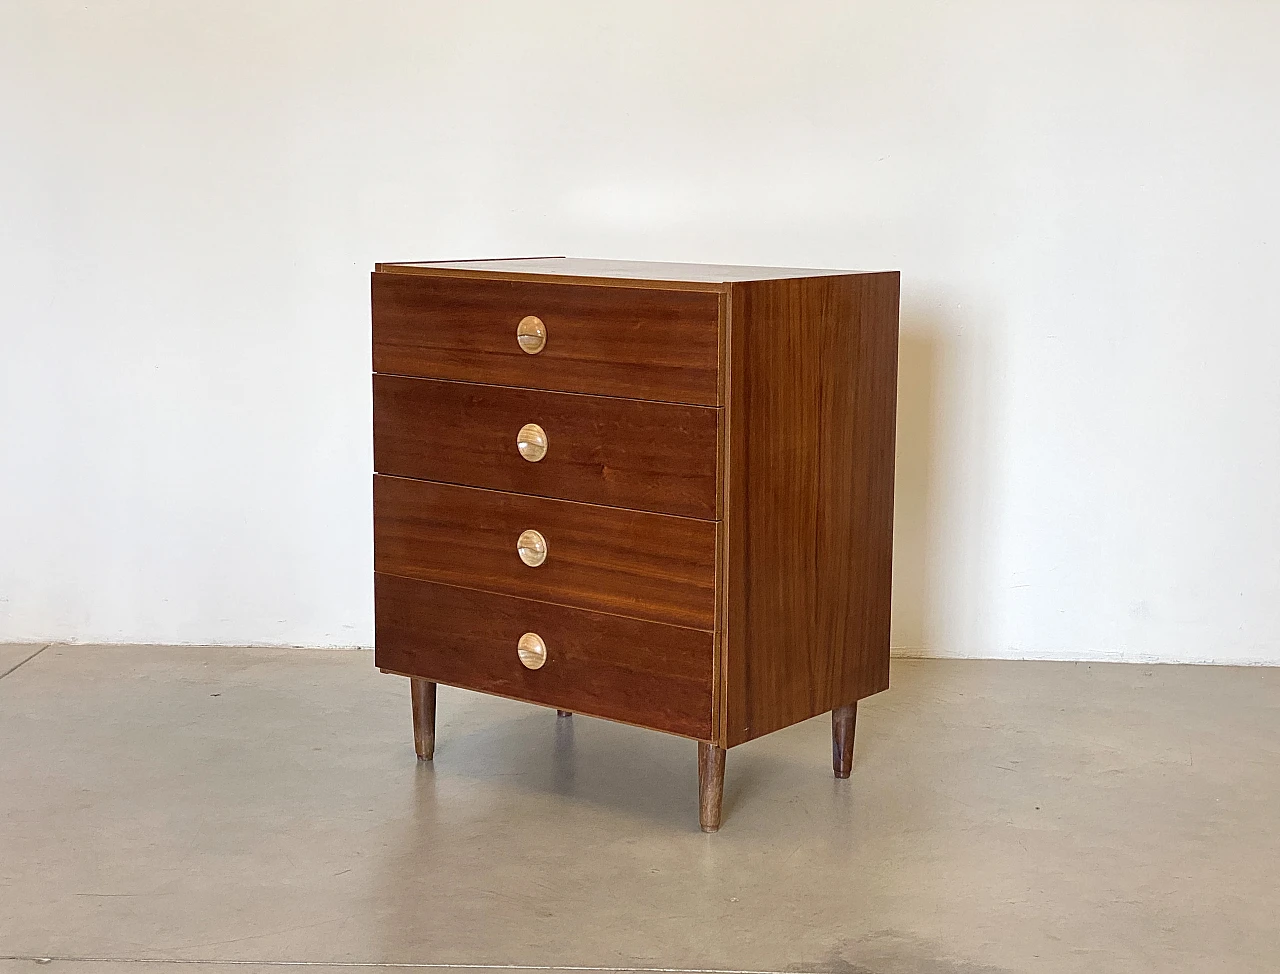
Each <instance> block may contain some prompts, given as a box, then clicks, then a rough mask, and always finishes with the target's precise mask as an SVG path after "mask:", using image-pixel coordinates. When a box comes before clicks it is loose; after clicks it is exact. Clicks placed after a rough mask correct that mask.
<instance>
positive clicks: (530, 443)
mask: <svg viewBox="0 0 1280 974" xmlns="http://www.w3.org/2000/svg"><path fill="white" fill-rule="evenodd" d="M547 445H548V444H547V431H546V430H544V429H543V428H542V427H541V426H539V425H538V424H537V423H525V424H524V425H523V426H521V427H520V432H519V433H517V434H516V449H518V450H519V451H520V455H521V456H522V457H524V458H525V459H526V460H528V461H529V462H530V463H537V462H538V461H539V460H541V459H542V458H543V457H545V456H546V455H547Z"/></svg>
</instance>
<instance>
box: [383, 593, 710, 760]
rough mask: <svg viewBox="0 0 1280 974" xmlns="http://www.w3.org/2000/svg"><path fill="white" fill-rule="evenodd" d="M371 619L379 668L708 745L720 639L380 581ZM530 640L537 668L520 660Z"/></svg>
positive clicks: (575, 611)
mask: <svg viewBox="0 0 1280 974" xmlns="http://www.w3.org/2000/svg"><path fill="white" fill-rule="evenodd" d="M374 614H375V636H374V642H375V646H376V649H375V653H374V658H375V661H376V662H377V665H378V666H379V667H381V668H382V669H385V670H391V671H393V672H396V673H402V674H404V675H406V676H418V677H424V678H426V679H428V680H432V681H434V682H436V683H445V684H448V685H450V686H456V687H464V688H466V689H468V690H479V691H481V692H483V693H494V694H498V695H500V696H504V697H514V698H515V699H517V700H527V701H529V702H530V703H538V704H543V705H545V706H548V707H556V708H558V709H560V710H570V711H574V712H576V713H582V714H589V715H592V716H596V717H607V718H609V719H610V720H618V721H623V722H624V723H628V724H638V725H640V726H642V727H650V728H653V729H654V730H661V731H667V732H669V733H672V734H681V735H683V736H685V737H692V738H697V739H699V740H710V739H711V700H712V691H711V687H712V658H713V656H714V648H715V636H714V634H713V633H710V632H703V631H702V630H699V629H684V628H680V627H678V626H668V625H663V624H661V623H656V622H641V621H639V620H637V619H627V618H624V617H622V616H613V615H606V614H604V613H601V612H589V611H586V610H584V609H571V608H568V607H566V606H562V605H552V604H550V603H546V602H533V601H530V600H527V599H518V598H513V597H511V596H506V595H493V594H491V593H488V592H476V591H472V590H470V589H463V588H454V587H452V586H449V585H437V584H435V583H433V582H425V581H420V580H418V579H410V578H401V577H399V576H396V575H384V574H380V573H379V574H377V575H375V576H374ZM525 633H535V634H537V636H539V637H540V638H541V640H542V643H543V645H545V647H546V662H545V663H544V665H543V666H541V667H540V668H539V669H529V668H527V667H526V666H524V665H523V664H522V663H521V662H520V657H519V655H518V654H517V652H516V644H517V643H518V642H519V641H520V637H521V636H522V635H524V634H525Z"/></svg>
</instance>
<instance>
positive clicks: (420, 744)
mask: <svg viewBox="0 0 1280 974" xmlns="http://www.w3.org/2000/svg"><path fill="white" fill-rule="evenodd" d="M409 699H410V704H411V709H412V711H413V749H414V750H415V751H417V753H418V760H419V761H430V760H431V759H432V758H434V757H435V754H436V685H435V684H434V683H432V682H431V681H430V680H420V679H418V678H417V677H412V678H410V680H409Z"/></svg>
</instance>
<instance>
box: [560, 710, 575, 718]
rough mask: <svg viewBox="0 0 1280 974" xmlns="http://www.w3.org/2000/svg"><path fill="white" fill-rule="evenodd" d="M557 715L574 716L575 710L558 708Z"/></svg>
mask: <svg viewBox="0 0 1280 974" xmlns="http://www.w3.org/2000/svg"><path fill="white" fill-rule="evenodd" d="M556 716H557V717H572V716H573V711H572V710H557V711H556Z"/></svg>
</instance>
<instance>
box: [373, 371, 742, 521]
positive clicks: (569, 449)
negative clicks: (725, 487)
mask: <svg viewBox="0 0 1280 974" xmlns="http://www.w3.org/2000/svg"><path fill="white" fill-rule="evenodd" d="M721 413H722V410H719V409H712V408H708V407H706V406H683V405H675V404H673V403H665V402H642V401H640V400H637V399H607V398H604V397H601V396H579V395H566V394H565V393H560V392H534V391H530V390H528V389H512V388H509V387H506V386H483V385H475V384H472V383H468V382H441V381H437V380H433V379H406V378H401V377H399V376H389V375H376V376H374V379H373V461H374V469H376V470H377V471H378V472H379V473H386V474H394V475H396V476H400V477H417V478H420V479H423V480H440V481H445V482H447V483H454V484H467V485H469V486H472V487H488V488H492V489H494V490H509V491H516V492H518V493H522V494H537V495H539V496H541V497H558V498H561V499H563V500H574V501H584V502H586V503H590V504H607V505H609V506H612V507H628V508H633V509H636V510H642V511H657V512H659V513H663V514H680V515H684V516H686V517H700V518H715V517H717V514H718V512H717V499H718V497H719V495H720V492H719V491H718V490H717V489H716V439H717V433H718V430H717V427H718V424H719V422H720V416H721ZM528 424H534V425H536V426H537V427H538V430H531V431H528V432H525V433H523V434H522V430H526V428H527V426H528ZM539 431H541V434H545V435H544V436H542V435H540V434H539ZM521 439H523V441H524V444H525V448H526V451H527V452H528V453H529V454H530V456H538V455H539V452H540V451H539V450H538V449H537V447H538V446H539V445H540V444H545V451H546V452H545V453H544V454H542V455H541V458H540V459H538V460H536V461H533V460H529V459H525V457H524V456H522V455H521V450H520V446H519V445H518V440H521Z"/></svg>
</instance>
